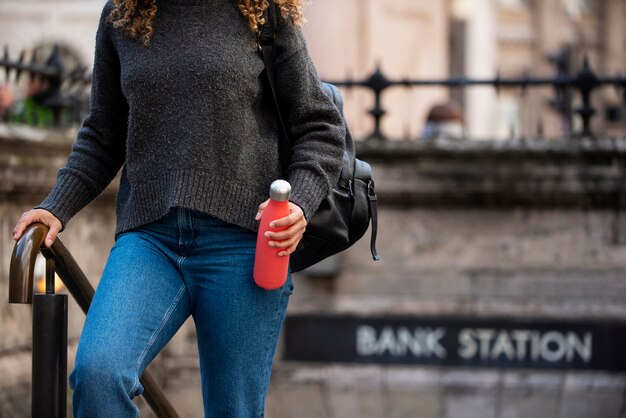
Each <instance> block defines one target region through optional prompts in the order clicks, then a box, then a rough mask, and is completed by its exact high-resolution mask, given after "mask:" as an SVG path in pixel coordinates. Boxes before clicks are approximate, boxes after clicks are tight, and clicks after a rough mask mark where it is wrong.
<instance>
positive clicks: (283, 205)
mask: <svg viewBox="0 0 626 418" xmlns="http://www.w3.org/2000/svg"><path fill="white" fill-rule="evenodd" d="M290 194H291V185H290V184H289V183H288V182H286V181H285V180H275V181H273V182H272V184H271V186H270V200H269V202H268V204H267V206H266V207H265V210H263V213H262V214H261V220H260V223H259V232H258V235H257V241H256V254H255V256H254V273H253V276H254V282H255V283H256V284H257V285H258V286H260V287H262V288H263V289H266V290H272V289H278V288H279V287H281V286H282V285H283V284H284V283H285V280H287V272H288V268H289V256H288V255H286V256H282V257H281V256H279V255H278V253H279V252H281V251H284V250H285V249H284V248H272V247H270V246H269V244H268V242H269V241H270V239H269V238H267V237H265V232H266V231H268V230H269V231H280V230H283V229H286V228H287V227H286V226H283V227H279V228H271V227H270V225H269V224H270V222H271V221H274V220H276V219H280V218H284V217H285V216H287V215H289V213H290V210H289V195H290Z"/></svg>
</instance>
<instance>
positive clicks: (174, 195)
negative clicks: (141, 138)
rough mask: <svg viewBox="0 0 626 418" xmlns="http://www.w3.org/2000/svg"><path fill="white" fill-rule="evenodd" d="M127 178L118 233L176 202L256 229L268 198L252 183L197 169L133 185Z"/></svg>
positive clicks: (119, 203)
mask: <svg viewBox="0 0 626 418" xmlns="http://www.w3.org/2000/svg"><path fill="white" fill-rule="evenodd" d="M125 181H127V180H126V179H125V178H124V177H122V181H121V183H120V191H122V190H124V189H128V190H129V193H128V196H127V197H123V196H122V194H121V193H119V192H118V198H117V202H116V207H117V227H116V230H115V234H116V235H117V234H119V233H121V232H123V231H127V230H129V229H132V228H135V227H138V226H140V225H143V224H146V223H149V222H152V221H155V220H157V219H159V218H160V217H162V216H164V215H166V214H167V212H168V210H169V208H171V207H175V206H180V207H185V208H188V209H193V210H198V211H202V212H205V213H208V214H210V215H213V216H215V217H216V218H219V219H221V220H223V221H226V222H229V223H231V224H234V225H238V226H240V227H242V228H246V229H249V230H251V231H255V232H256V231H257V230H258V222H257V221H256V220H255V219H254V217H255V215H256V212H257V209H258V206H259V204H261V203H262V202H263V201H264V200H265V199H267V196H265V195H261V194H258V193H255V192H254V190H255V188H254V187H253V186H246V185H245V184H242V183H241V182H237V181H234V180H232V179H227V178H224V177H217V176H215V174H212V173H209V172H207V171H203V170H197V169H188V170H180V171H170V172H166V173H165V174H164V175H162V176H160V177H158V178H154V179H151V180H146V179H142V182H141V183H138V184H136V185H134V187H128V186H129V185H128V184H124V183H125ZM256 189H258V186H257V187H256ZM268 193H269V188H268ZM122 199H123V200H122Z"/></svg>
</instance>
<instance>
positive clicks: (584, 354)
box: [567, 332, 591, 363]
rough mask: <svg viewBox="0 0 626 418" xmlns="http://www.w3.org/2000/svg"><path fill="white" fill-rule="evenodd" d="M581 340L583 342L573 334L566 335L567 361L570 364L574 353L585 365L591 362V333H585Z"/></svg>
mask: <svg viewBox="0 0 626 418" xmlns="http://www.w3.org/2000/svg"><path fill="white" fill-rule="evenodd" d="M583 339H584V341H582V340H581V339H580V338H578V335H576V333H574V332H568V333H567V342H568V344H567V346H568V347H567V348H568V350H567V361H570V362H571V361H572V360H573V359H574V352H576V353H578V355H579V356H580V358H581V360H582V361H584V362H585V363H588V362H590V361H591V333H590V332H585V335H584V337H583Z"/></svg>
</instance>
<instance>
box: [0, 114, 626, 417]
mask: <svg viewBox="0 0 626 418" xmlns="http://www.w3.org/2000/svg"><path fill="white" fill-rule="evenodd" d="M73 138H75V132H72V131H65V132H64V131H46V132H40V131H34V130H23V129H21V128H20V129H17V128H16V127H10V128H9V127H6V126H0V173H1V174H0V234H1V235H0V255H1V256H0V300H3V301H5V302H4V303H1V304H0V329H1V330H2V335H3V337H2V339H0V376H2V377H3V378H2V379H0V417H5V416H6V417H22V416H24V417H25V416H28V411H29V406H28V404H29V396H30V395H29V381H30V352H29V350H30V341H31V339H30V338H31V335H30V327H31V324H30V318H31V313H30V312H31V311H30V307H29V306H23V305H9V304H7V303H6V300H7V297H8V296H7V287H8V269H9V259H10V254H11V251H12V250H13V245H14V242H13V240H12V239H11V237H10V231H11V230H12V228H13V226H14V225H15V223H16V222H17V219H18V218H19V216H20V214H21V213H22V212H23V211H25V210H27V209H29V208H31V207H32V206H34V205H35V204H36V203H38V202H39V201H40V200H41V199H42V198H43V197H44V196H45V194H46V193H47V191H48V190H49V188H50V186H51V185H52V183H53V181H54V179H55V177H56V171H57V169H58V168H59V167H61V166H62V165H63V164H64V162H65V158H66V156H67V153H68V152H69V150H70V147H71V143H72V141H73ZM625 152H626V141H624V140H611V139H606V140H597V141H581V142H568V141H544V140H536V141H528V142H516V141H505V142H481V141H468V142H440V141H436V142H391V143H386V144H376V143H372V144H363V143H360V144H359V149H358V153H359V156H360V157H361V158H363V159H365V160H367V161H369V162H371V163H372V166H373V168H374V172H375V178H376V181H377V183H376V186H377V192H378V195H379V203H380V220H379V222H380V223H379V235H378V250H379V253H380V254H381V256H382V260H381V261H378V262H373V261H372V260H371V256H370V255H369V232H368V233H366V235H365V236H364V238H363V239H362V240H361V241H359V242H358V243H357V244H356V245H355V246H354V247H353V248H351V249H349V250H348V251H346V252H345V253H343V254H342V255H341V256H340V257H336V258H334V259H333V260H330V262H329V263H328V264H327V267H328V270H329V271H331V272H334V274H335V276H336V277H322V274H321V273H320V271H318V273H315V271H311V272H308V273H307V272H302V273H298V274H295V275H294V284H295V289H294V294H293V296H292V299H291V302H290V306H289V311H288V315H289V316H296V315H301V314H304V313H313V314H323V315H330V316H333V315H345V314H351V315H357V316H360V317H369V316H377V317H381V316H382V317H384V316H386V315H399V314H401V315H405V316H408V317H414V318H427V317H435V316H446V315H453V316H457V317H463V318H468V319H475V318H492V317H499V318H501V317H506V318H512V319H515V318H519V319H525V318H529V317H533V318H543V319H551V320H560V319H569V320H574V321H576V320H589V319H594V320H606V321H611V322H615V323H624V322H625V321H626V308H625V306H624V303H623V301H624V300H625V298H626V281H625V280H626V279H625V276H626V221H625V219H624V214H623V210H622V207H623V205H624V202H625V199H624V178H625V177H624V153H625ZM116 187H117V179H116V180H114V181H113V183H112V184H111V186H110V187H109V188H107V190H106V191H105V192H104V193H103V195H101V196H100V197H98V198H97V199H96V200H94V201H93V202H92V203H91V204H89V205H88V206H87V207H86V208H85V209H83V210H82V211H81V212H80V213H79V214H78V215H76V217H74V218H73V219H72V220H71V221H70V223H69V224H68V226H67V229H66V230H65V231H64V232H63V233H62V234H61V235H60V239H61V240H62V241H63V242H64V243H65V244H66V246H67V247H68V248H69V250H70V251H71V252H72V254H73V255H74V256H75V258H76V259H77V261H78V263H79V265H80V266H81V267H82V268H83V269H84V271H85V272H86V274H87V276H88V278H89V279H90V280H91V282H92V283H93V284H94V286H95V285H97V282H98V278H99V276H100V274H101V272H102V269H103V267H104V263H105V260H106V256H107V254H108V249H109V248H110V246H111V245H112V244H113V231H114V224H115V214H114V196H115V191H116ZM70 299H71V298H70ZM83 319H84V315H83V314H82V312H81V311H80V309H79V308H78V307H77V306H76V305H75V304H74V303H73V302H71V303H70V330H69V335H70V352H69V363H70V364H69V367H70V370H71V365H72V363H73V355H74V352H75V348H76V344H77V342H78V338H79V336H80V330H81V328H82V323H83ZM283 337H284V335H283ZM322 337H323V336H322ZM283 350H284V347H283V345H282V343H281V346H280V347H279V350H278V352H277V355H276V362H275V369H274V372H273V376H272V382H271V387H270V392H269V396H268V401H267V416H268V417H270V418H282V417H298V418H299V417H309V416H310V417H383V416H390V417H437V418H439V417H478V416H480V417H517V416H520V417H522V416H523V417H532V416H537V417H546V416H550V417H552V416H554V417H561V416H562V417H566V416H567V417H625V416H626V406H625V402H624V397H625V389H626V376H625V375H624V373H615V372H604V371H591V370H587V371H585V370H533V369H507V368H501V369H493V368H491V369H487V368H476V367H473V368H468V367H445V366H424V365H387V364H378V365H377V364H339V363H310V362H300V361H287V360H283V358H282V356H283V354H284V352H283ZM151 368H152V369H153V371H154V372H155V374H156V376H157V378H158V380H159V381H160V382H161V384H162V385H163V387H164V389H165V392H166V394H167V395H168V397H169V398H170V399H171V400H172V402H173V403H174V405H175V406H176V408H177V409H178V410H179V411H180V413H181V416H183V417H190V418H191V417H199V416H202V412H201V410H202V401H201V395H200V390H199V366H198V356H197V353H196V344H195V335H194V329H193V324H192V323H191V321H187V322H186V323H185V325H184V326H183V328H181V330H180V331H179V333H178V334H177V335H176V336H175V337H174V339H173V340H172V341H171V342H170V343H169V344H168V345H167V347H166V348H165V349H164V350H163V351H162V353H161V354H160V355H159V356H157V358H156V359H155V361H154V362H153V364H152V365H151ZM137 403H138V404H140V405H142V409H143V410H146V408H145V405H143V403H142V401H141V400H140V399H138V400H137ZM146 411H147V410H146ZM142 416H151V414H150V413H149V412H146V414H145V415H142Z"/></svg>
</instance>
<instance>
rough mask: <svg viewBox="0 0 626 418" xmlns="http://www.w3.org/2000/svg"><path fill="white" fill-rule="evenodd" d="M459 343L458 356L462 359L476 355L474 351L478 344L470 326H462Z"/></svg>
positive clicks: (476, 350) (476, 349)
mask: <svg viewBox="0 0 626 418" xmlns="http://www.w3.org/2000/svg"><path fill="white" fill-rule="evenodd" d="M459 343H460V344H461V346H460V347H459V356H460V357H462V358H464V359H471V358H472V357H476V353H477V352H478V345H477V344H476V341H474V338H473V332H472V329H471V328H463V329H462V330H461V332H459Z"/></svg>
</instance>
